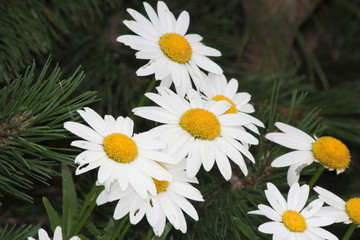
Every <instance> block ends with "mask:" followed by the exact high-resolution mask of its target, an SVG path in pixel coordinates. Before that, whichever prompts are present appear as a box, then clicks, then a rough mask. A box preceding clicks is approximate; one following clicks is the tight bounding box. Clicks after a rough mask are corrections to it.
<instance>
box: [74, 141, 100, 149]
mask: <svg viewBox="0 0 360 240" xmlns="http://www.w3.org/2000/svg"><path fill="white" fill-rule="evenodd" d="M71 146H74V147H78V148H82V149H86V150H96V151H101V150H103V149H104V147H103V146H102V145H100V144H97V143H93V142H88V141H82V140H77V141H73V142H71Z"/></svg>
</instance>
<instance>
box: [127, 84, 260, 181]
mask: <svg viewBox="0 0 360 240" xmlns="http://www.w3.org/2000/svg"><path fill="white" fill-rule="evenodd" d="M157 90H158V92H159V93H158V94H155V93H147V94H145V95H146V96H147V97H148V98H149V99H151V100H152V101H154V102H155V103H157V104H158V105H159V106H160V107H139V108H135V109H133V112H134V114H135V115H138V116H140V117H143V118H146V119H150V120H153V121H156V122H160V123H163V124H164V125H161V126H158V127H156V128H154V130H156V131H158V132H160V133H161V139H162V140H164V141H165V142H166V143H167V145H168V148H167V149H165V150H164V152H165V153H167V154H169V155H171V156H172V157H174V158H175V159H177V161H181V160H182V159H184V157H186V156H187V161H186V171H187V174H188V176H189V177H190V178H192V177H194V176H195V175H196V174H197V172H198V171H199V169H200V167H201V165H203V166H204V169H205V170H206V171H210V169H211V168H212V167H213V165H214V163H215V162H216V164H217V166H218V168H219V170H220V172H221V174H222V175H223V177H224V178H225V179H226V180H229V179H230V177H231V165H230V162H229V160H228V158H230V159H231V160H232V161H233V162H234V163H236V164H237V165H238V166H239V167H240V169H241V170H242V172H243V173H244V175H247V173H248V171H247V168H246V164H245V161H244V158H243V156H242V155H241V154H244V155H245V156H246V157H247V158H249V159H250V160H251V161H252V162H254V158H253V156H252V155H251V153H250V152H249V151H248V149H247V148H246V147H244V146H243V145H242V144H241V143H240V142H238V141H241V142H245V143H248V144H258V140H257V139H256V138H255V137H254V136H252V135H251V134H249V133H247V132H245V131H243V130H242V129H240V128H239V126H243V125H246V124H249V123H250V120H249V119H248V118H245V117H243V116H240V115H238V114H224V113H225V112H226V111H227V110H228V109H229V107H230V104H229V103H228V102H227V101H218V102H206V101H204V100H203V99H202V98H201V95H200V94H199V93H198V92H196V91H195V90H193V89H190V90H189V91H188V92H187V97H188V99H189V101H188V100H186V99H184V98H183V97H180V96H179V95H177V94H175V93H174V92H172V91H171V90H170V89H168V88H163V87H158V88H157ZM237 140H238V141H237Z"/></svg>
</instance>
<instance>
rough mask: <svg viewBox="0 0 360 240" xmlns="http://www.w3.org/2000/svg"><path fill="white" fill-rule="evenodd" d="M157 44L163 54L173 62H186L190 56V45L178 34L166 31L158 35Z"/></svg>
mask: <svg viewBox="0 0 360 240" xmlns="http://www.w3.org/2000/svg"><path fill="white" fill-rule="evenodd" d="M159 44H160V48H161V50H162V51H163V52H164V54H165V55H166V56H167V57H168V58H170V59H171V60H172V61H174V62H178V63H186V62H187V61H189V60H190V58H191V55H192V49H191V46H190V44H189V42H188V41H187V40H186V38H184V37H183V36H181V35H180V34H177V33H166V34H164V35H162V36H161V37H160V41H159Z"/></svg>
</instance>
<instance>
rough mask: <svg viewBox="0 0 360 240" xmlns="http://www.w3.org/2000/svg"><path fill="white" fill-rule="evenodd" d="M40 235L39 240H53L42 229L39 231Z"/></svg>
mask: <svg viewBox="0 0 360 240" xmlns="http://www.w3.org/2000/svg"><path fill="white" fill-rule="evenodd" d="M38 235H39V239H44V240H51V239H50V237H49V235H48V234H47V232H46V231H45V230H44V229H42V228H40V229H39V231H38Z"/></svg>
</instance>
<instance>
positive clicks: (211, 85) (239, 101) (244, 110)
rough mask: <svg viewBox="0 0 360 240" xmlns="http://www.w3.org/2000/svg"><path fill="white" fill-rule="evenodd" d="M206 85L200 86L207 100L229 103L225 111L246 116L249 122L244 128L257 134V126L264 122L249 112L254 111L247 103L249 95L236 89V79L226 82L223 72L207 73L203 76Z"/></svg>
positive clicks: (262, 125)
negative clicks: (229, 105)
mask: <svg viewBox="0 0 360 240" xmlns="http://www.w3.org/2000/svg"><path fill="white" fill-rule="evenodd" d="M205 79H206V81H205V82H204V83H206V85H205V86H204V85H203V87H202V88H201V90H202V91H203V92H204V94H205V95H206V97H207V99H208V100H214V101H220V100H225V101H227V102H229V103H230V104H231V107H230V108H229V110H227V111H226V112H225V113H237V114H239V115H242V116H246V118H248V119H249V120H250V124H247V125H245V127H246V128H248V129H250V130H251V131H253V132H255V133H257V134H259V131H258V129H257V127H264V124H263V123H262V122H261V121H260V120H258V119H257V118H255V117H253V116H251V115H250V114H249V113H253V112H255V109H254V107H253V106H252V105H251V104H249V101H250V99H251V95H250V94H249V93H246V92H239V93H238V92H237V91H238V87H239V86H238V81H237V80H236V79H234V78H232V79H231V80H230V81H229V82H227V80H226V78H225V76H224V75H223V74H213V73H209V74H208V76H207V77H206V76H205Z"/></svg>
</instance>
